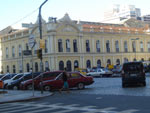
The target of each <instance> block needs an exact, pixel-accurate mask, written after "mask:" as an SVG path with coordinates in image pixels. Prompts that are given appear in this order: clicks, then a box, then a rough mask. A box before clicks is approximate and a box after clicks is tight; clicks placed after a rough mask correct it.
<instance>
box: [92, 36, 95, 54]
mask: <svg viewBox="0 0 150 113" xmlns="http://www.w3.org/2000/svg"><path fill="white" fill-rule="evenodd" d="M91 52H95V44H94V38H93V39H92V51H91Z"/></svg>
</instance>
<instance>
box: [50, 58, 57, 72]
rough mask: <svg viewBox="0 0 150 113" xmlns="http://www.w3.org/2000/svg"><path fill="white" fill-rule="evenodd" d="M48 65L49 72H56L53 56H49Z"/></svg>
mask: <svg viewBox="0 0 150 113" xmlns="http://www.w3.org/2000/svg"><path fill="white" fill-rule="evenodd" d="M49 63H50V65H49V66H50V70H52V71H54V70H56V68H55V67H56V66H55V65H56V62H55V58H54V56H51V57H50V59H49Z"/></svg>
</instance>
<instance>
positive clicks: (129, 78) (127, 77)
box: [122, 62, 146, 87]
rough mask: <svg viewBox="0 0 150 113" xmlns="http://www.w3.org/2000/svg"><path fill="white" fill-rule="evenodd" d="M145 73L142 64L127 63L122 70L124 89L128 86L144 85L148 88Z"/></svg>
mask: <svg viewBox="0 0 150 113" xmlns="http://www.w3.org/2000/svg"><path fill="white" fill-rule="evenodd" d="M145 79H146V78H145V71H144V66H143V63H142V62H127V63H124V64H123V68H122V87H126V85H128V84H143V86H146V80H145Z"/></svg>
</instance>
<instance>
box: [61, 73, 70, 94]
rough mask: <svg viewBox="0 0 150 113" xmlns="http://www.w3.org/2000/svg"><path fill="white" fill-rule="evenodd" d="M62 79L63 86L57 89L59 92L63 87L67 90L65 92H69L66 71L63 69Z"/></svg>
mask: <svg viewBox="0 0 150 113" xmlns="http://www.w3.org/2000/svg"><path fill="white" fill-rule="evenodd" d="M62 80H63V87H62V88H61V89H60V90H59V92H60V93H61V91H62V90H63V89H65V90H66V91H67V93H70V91H69V84H68V81H67V80H68V75H67V72H66V71H64V72H63V74H62Z"/></svg>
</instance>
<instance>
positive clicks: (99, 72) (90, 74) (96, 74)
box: [86, 69, 105, 77]
mask: <svg viewBox="0 0 150 113" xmlns="http://www.w3.org/2000/svg"><path fill="white" fill-rule="evenodd" d="M103 74H105V71H104V70H103V69H98V70H96V71H94V72H89V73H87V74H86V75H87V76H94V77H102V75H103Z"/></svg>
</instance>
